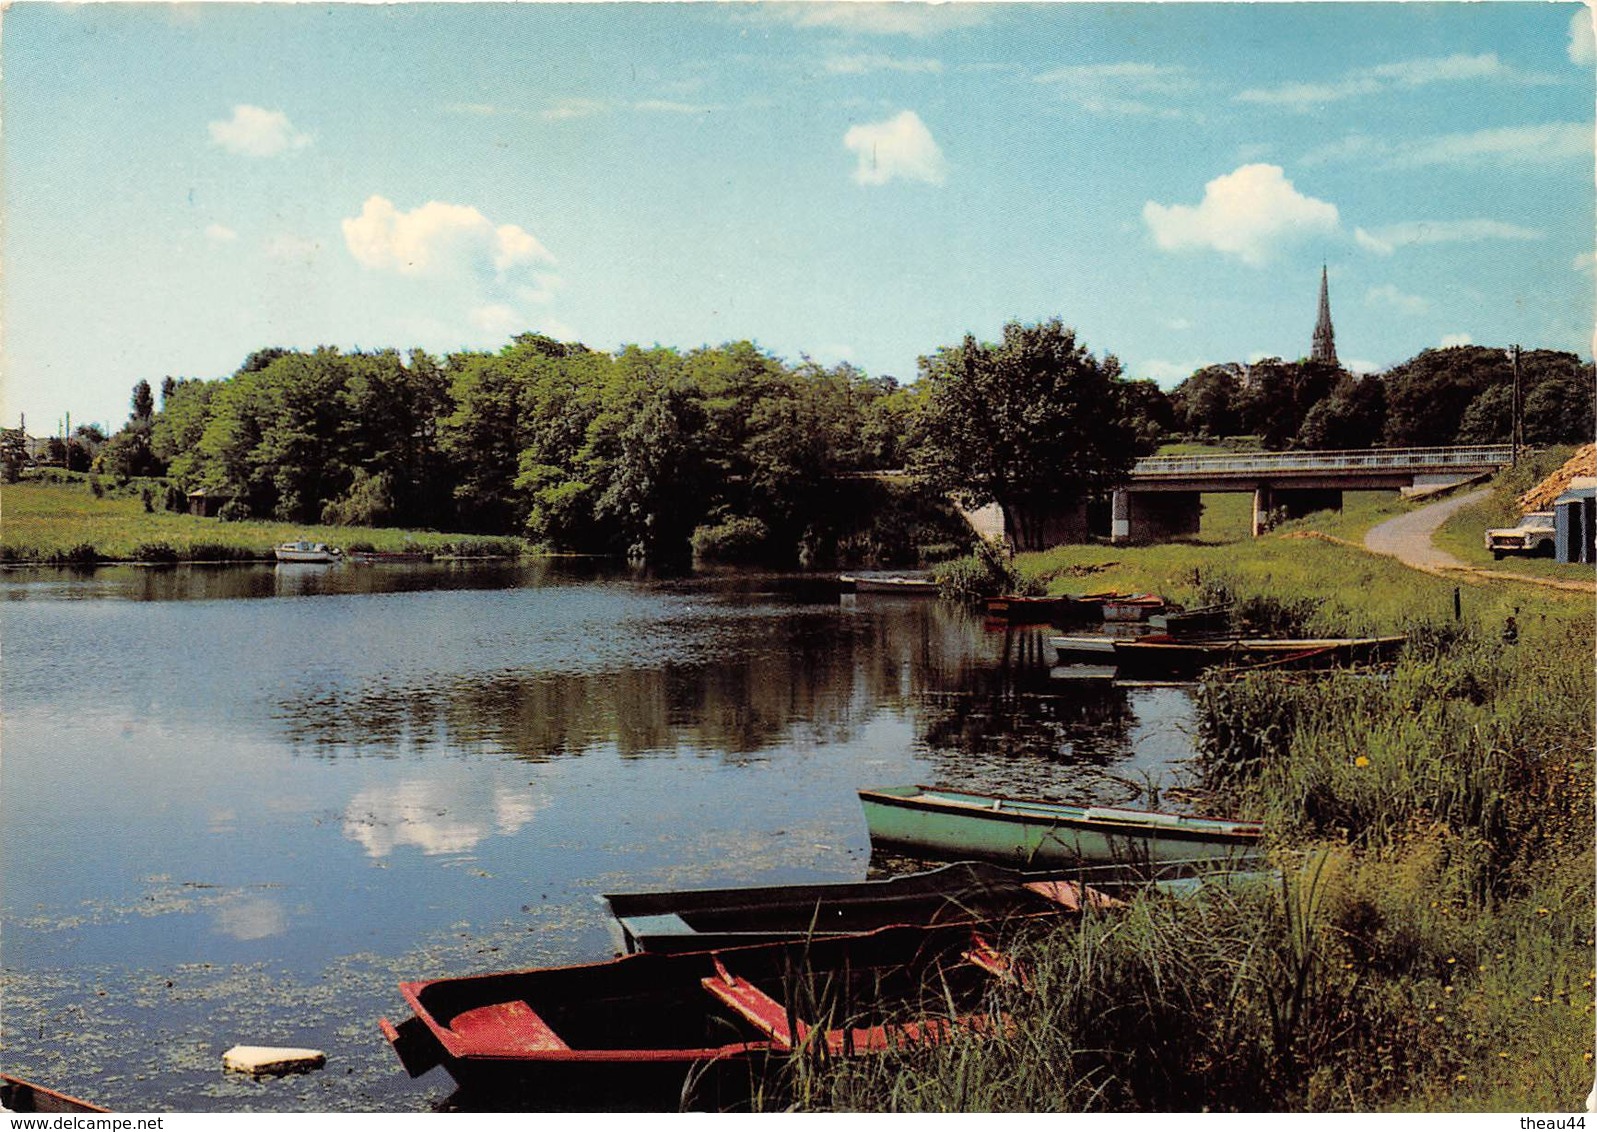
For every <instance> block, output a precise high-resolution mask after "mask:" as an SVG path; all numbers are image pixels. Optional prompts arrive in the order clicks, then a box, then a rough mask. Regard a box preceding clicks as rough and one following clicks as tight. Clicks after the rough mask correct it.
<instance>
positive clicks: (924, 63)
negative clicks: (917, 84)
mask: <svg viewBox="0 0 1597 1132" xmlns="http://www.w3.org/2000/svg"><path fill="white" fill-rule="evenodd" d="M822 66H823V67H825V68H826V71H827V73H828V74H833V75H869V74H874V73H875V72H878V71H895V72H897V73H899V74H905V75H939V74H942V71H943V64H942V62H941V61H940V60H938V59H899V58H895V57H893V56H891V55H833V56H832V57H831V58H829V59H827V60H826V61H825V62H824V63H823V64H822Z"/></svg>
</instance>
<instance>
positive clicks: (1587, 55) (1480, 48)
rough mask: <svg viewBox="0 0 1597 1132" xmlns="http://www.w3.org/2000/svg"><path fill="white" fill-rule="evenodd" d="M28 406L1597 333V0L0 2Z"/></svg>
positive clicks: (17, 372)
mask: <svg viewBox="0 0 1597 1132" xmlns="http://www.w3.org/2000/svg"><path fill="white" fill-rule="evenodd" d="M0 62H3V67H4V105H3V114H4V122H3V124H4V131H3V136H0V145H3V153H4V194H5V196H4V220H5V225H4V233H3V254H4V279H3V288H4V292H3V301H4V308H3V314H4V376H5V386H4V409H3V417H4V422H5V423H6V424H7V425H15V424H16V422H17V417H18V414H19V413H25V414H26V416H27V424H28V429H29V431H30V432H31V433H34V434H35V435H48V434H51V433H53V432H55V430H56V428H57V427H58V424H59V422H60V421H61V420H62V418H63V417H64V415H65V414H67V413H70V414H71V416H72V421H73V423H74V425H76V424H81V423H85V422H88V421H98V422H100V423H102V424H104V425H105V426H106V427H107V428H109V429H114V428H116V427H118V426H120V424H121V423H122V422H123V421H125V419H126V418H127V415H128V401H129V396H130V390H131V387H132V386H133V384H134V383H135V382H137V381H138V380H139V379H141V378H144V379H148V380H149V381H150V382H151V384H152V385H156V386H159V384H160V381H161V379H162V378H163V377H164V376H167V375H172V376H176V377H202V378H218V377H225V376H227V375H228V374H230V373H232V372H233V371H234V370H235V369H236V368H237V367H238V366H239V364H240V363H241V362H242V361H243V360H244V358H245V356H246V355H247V354H249V353H250V352H251V351H253V350H256V349H259V348H262V347H266V346H286V347H299V348H307V349H308V348H312V347H315V346H317V345H321V344H326V345H334V346H338V347H341V348H344V349H354V348H362V349H374V348H381V347H395V348H398V349H401V350H408V349H410V348H412V347H416V346H421V347H424V348H426V349H429V350H431V351H434V352H437V353H445V352H449V351H454V350H459V349H465V348H473V349H497V348H498V347H500V346H502V345H503V344H504V343H506V342H507V341H508V340H509V339H510V337H511V336H512V335H513V334H515V333H518V332H521V331H524V330H536V331H540V332H543V333H547V334H551V335H553V336H555V337H558V338H561V339H565V340H573V339H576V340H581V341H583V342H585V343H587V344H588V345H590V346H592V347H595V348H598V349H607V350H608V349H615V348H617V347H619V346H620V345H622V344H625V343H630V342H637V343H642V344H645V345H648V344H653V343H660V344H664V345H671V346H677V347H681V348H684V349H689V348H693V347H696V346H700V345H705V344H717V343H720V342H725V341H729V340H735V339H742V338H749V339H752V340H754V341H755V342H757V343H758V344H759V345H760V346H762V347H763V348H765V349H767V350H769V351H771V352H772V353H774V354H776V355H778V356H780V357H782V358H784V359H786V360H788V361H792V362H796V361H798V360H799V359H800V357H801V356H802V355H808V356H809V357H812V358H814V359H815V360H817V361H820V362H823V363H826V364H833V363H836V362H839V361H845V360H846V361H849V362H852V363H853V364H855V365H857V366H859V367H861V368H863V369H864V370H866V371H867V372H869V373H871V374H892V375H894V376H896V377H898V378H900V379H901V380H907V379H911V378H913V377H914V375H915V362H916V358H917V357H918V356H920V355H922V354H928V353H931V352H933V351H935V350H936V349H937V348H938V347H939V346H942V345H947V344H951V343H955V342H957V341H959V339H960V338H961V337H962V336H963V335H964V334H966V333H967V332H969V333H974V334H975V335H977V336H978V337H980V338H986V339H992V338H995V337H997V335H998V334H999V333H1000V331H1001V328H1002V326H1003V323H1004V322H1005V321H1007V320H1010V319H1020V320H1022V321H1027V322H1032V321H1037V320H1040V319H1044V318H1049V317H1052V316H1056V315H1057V316H1059V317H1060V318H1062V319H1063V320H1064V322H1065V323H1066V324H1067V325H1070V326H1074V327H1075V328H1076V329H1077V330H1078V332H1079V334H1080V336H1081V338H1082V340H1083V341H1084V342H1085V343H1086V344H1087V346H1088V347H1089V348H1090V349H1091V350H1093V351H1094V352H1095V353H1099V354H1102V353H1113V354H1115V355H1116V356H1117V357H1119V358H1120V359H1121V361H1122V363H1123V365H1124V367H1125V369H1126V372H1127V373H1128V374H1129V375H1130V376H1132V377H1149V378H1154V379H1156V380H1158V381H1159V382H1160V383H1161V384H1162V385H1164V386H1166V387H1167V388H1168V387H1170V386H1172V385H1174V384H1175V383H1176V382H1178V381H1180V380H1181V379H1182V378H1183V377H1185V376H1187V375H1188V374H1190V373H1191V372H1192V371H1193V370H1194V369H1196V368H1198V367H1200V366H1202V365H1204V364H1208V363H1212V362H1224V361H1246V360H1249V359H1253V358H1258V357H1263V356H1269V355H1278V356H1282V357H1286V358H1297V357H1300V356H1303V355H1305V354H1307V353H1308V351H1309V346H1310V336H1311V331H1312V329H1313V325H1314V317H1315V310H1316V300H1317V295H1318V286H1319V276H1320V268H1321V265H1322V264H1324V265H1326V267H1327V269H1328V271H1329V277H1330V288H1331V301H1332V309H1333V313H1334V315H1335V323H1336V331H1337V346H1338V351H1339V353H1340V354H1341V356H1342V359H1343V361H1344V363H1345V364H1348V365H1349V366H1351V367H1353V368H1356V369H1361V370H1371V369H1380V368H1384V367H1387V366H1390V365H1392V364H1395V363H1397V362H1400V361H1403V360H1405V359H1406V358H1409V357H1411V356H1413V355H1414V354H1416V353H1418V352H1419V351H1420V350H1422V349H1425V348H1426V347H1432V346H1441V345H1448V344H1453V343H1458V342H1473V343H1478V344H1482V345H1492V346H1497V345H1508V344H1510V343H1513V342H1519V343H1521V344H1523V345H1525V346H1526V347H1548V348H1556V349H1565V350H1575V351H1578V352H1579V353H1580V354H1582V355H1583V356H1590V353H1591V342H1592V333H1593V314H1594V298H1593V263H1592V247H1593V232H1594V223H1597V220H1594V212H1597V206H1594V199H1593V197H1594V191H1593V121H1592V119H1593V103H1594V82H1597V65H1594V60H1593V49H1592V42H1591V31H1590V18H1589V14H1588V12H1587V10H1586V9H1584V8H1582V7H1580V6H1578V5H1574V4H1542V3H1515V2H1509V3H1451V2H1450V3H1441V4H1423V3H1405V4H1396V3H1365V4H1338V3H1301V4H1283V5H1268V4H1235V5H1210V4H1197V3H1191V4H1188V3H1180V4H1119V5H1101V4H1092V3H1057V4H1030V5H1007V4H984V3H956V4H946V5H937V6H927V5H917V4H902V3H894V4H859V3H842V4H823V3H799V4H767V3H759V4H727V3H701V4H572V5H563V4H501V5H488V4H480V5H479V4H442V5H424V4H397V5H355V6H325V5H309V4H306V5H299V4H286V5H275V4H260V5H236V6H235V5H230V4H212V3H199V4H186V5H155V4H152V5H144V4H132V3H122V4H95V5H79V6H73V5H58V4H37V3H20V4H16V5H14V6H12V7H10V8H9V9H8V10H7V11H6V12H5V14H4V28H3V39H0Z"/></svg>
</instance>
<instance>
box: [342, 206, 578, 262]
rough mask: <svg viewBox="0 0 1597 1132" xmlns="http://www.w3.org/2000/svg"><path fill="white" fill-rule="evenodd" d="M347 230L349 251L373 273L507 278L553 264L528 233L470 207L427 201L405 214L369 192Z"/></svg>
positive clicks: (345, 234) (553, 260)
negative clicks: (519, 270)
mask: <svg viewBox="0 0 1597 1132" xmlns="http://www.w3.org/2000/svg"><path fill="white" fill-rule="evenodd" d="M343 229H344V242H345V244H346V245H347V246H348V247H349V251H350V254H351V255H353V256H354V257H355V260H356V262H358V263H359V264H360V265H361V266H362V267H366V268H370V269H371V270H374V271H396V272H398V273H399V274H401V275H413V276H428V275H458V274H468V275H477V276H481V275H483V274H485V273H486V272H487V271H488V269H489V268H491V269H492V271H493V274H494V275H495V276H496V277H498V278H501V279H503V278H505V277H506V276H508V275H509V274H510V273H511V272H512V271H513V270H514V269H517V268H523V267H527V266H530V265H532V264H537V263H551V264H552V263H554V262H555V258H554V256H553V255H551V254H550V253H549V250H548V249H547V248H545V247H544V246H543V245H542V244H541V243H539V242H538V240H537V238H536V237H535V236H533V235H532V234H531V233H530V232H527V231H526V230H525V229H523V228H520V227H518V226H516V225H514V224H501V225H497V226H496V225H494V224H492V223H491V222H490V221H489V220H488V218H487V217H486V216H484V215H483V214H482V213H481V212H479V211H477V210H476V209H475V208H472V207H471V206H470V205H462V204H445V203H443V202H441V201H428V202H427V203H426V204H424V205H422V206H421V207H419V208H415V209H412V210H411V211H409V212H401V211H399V209H397V208H396V207H395V206H394V203H393V202H392V201H390V200H388V199H387V198H386V197H382V196H371V197H368V198H367V200H366V203H365V205H363V206H362V208H361V213H360V215H359V216H354V217H349V218H347V219H345V220H344V222H343Z"/></svg>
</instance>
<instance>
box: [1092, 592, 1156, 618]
mask: <svg viewBox="0 0 1597 1132" xmlns="http://www.w3.org/2000/svg"><path fill="white" fill-rule="evenodd" d="M1166 608H1167V606H1166V604H1165V600H1164V598H1162V597H1160V596H1159V595H1158V594H1133V595H1131V596H1130V597H1113V598H1105V599H1104V601H1103V619H1104V620H1105V621H1146V620H1148V618H1150V617H1152V616H1153V615H1154V614H1155V613H1163V612H1164V611H1165V609H1166Z"/></svg>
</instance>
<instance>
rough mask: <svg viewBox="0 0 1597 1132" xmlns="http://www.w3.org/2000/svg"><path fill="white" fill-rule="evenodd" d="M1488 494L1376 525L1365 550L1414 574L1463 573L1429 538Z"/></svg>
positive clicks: (1458, 498)
mask: <svg viewBox="0 0 1597 1132" xmlns="http://www.w3.org/2000/svg"><path fill="white" fill-rule="evenodd" d="M1489 494H1490V492H1489V491H1488V490H1487V489H1486V488H1481V489H1480V490H1478V491H1472V492H1469V493H1468V494H1466V495H1459V496H1455V497H1453V498H1452V499H1444V500H1442V501H1441V502H1440V503H1432V504H1431V505H1430V506H1429V507H1421V508H1420V509H1419V510H1417V511H1409V512H1408V513H1406V514H1403V515H1399V516H1398V517H1397V518H1395V519H1388V520H1387V521H1386V522H1384V523H1378V524H1377V525H1375V526H1373V527H1371V528H1370V529H1369V531H1368V532H1367V533H1366V534H1365V535H1364V547H1365V549H1366V550H1369V551H1372V552H1373V553H1375V554H1385V555H1389V556H1391V557H1393V558H1396V559H1397V560H1398V561H1399V562H1401V563H1403V564H1404V565H1405V566H1412V567H1414V568H1415V569H1416V570H1431V571H1434V570H1449V569H1451V570H1459V569H1463V568H1464V567H1465V565H1466V564H1465V563H1463V562H1460V561H1459V560H1458V559H1457V558H1454V557H1453V556H1452V555H1451V554H1448V553H1447V552H1446V551H1444V550H1437V549H1436V547H1434V546H1432V545H1431V535H1433V534H1435V533H1436V528H1438V527H1440V526H1441V525H1442V524H1443V523H1445V522H1447V520H1448V519H1449V518H1450V517H1452V515H1453V513H1454V512H1455V511H1457V510H1458V509H1459V508H1461V507H1468V506H1469V505H1470V504H1471V503H1475V502H1477V501H1479V500H1481V499H1484V498H1486V496H1487V495H1489Z"/></svg>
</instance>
